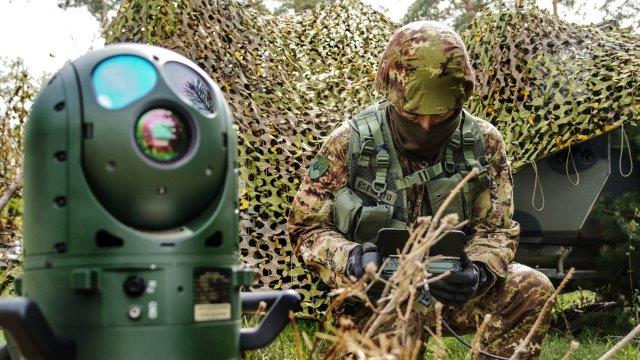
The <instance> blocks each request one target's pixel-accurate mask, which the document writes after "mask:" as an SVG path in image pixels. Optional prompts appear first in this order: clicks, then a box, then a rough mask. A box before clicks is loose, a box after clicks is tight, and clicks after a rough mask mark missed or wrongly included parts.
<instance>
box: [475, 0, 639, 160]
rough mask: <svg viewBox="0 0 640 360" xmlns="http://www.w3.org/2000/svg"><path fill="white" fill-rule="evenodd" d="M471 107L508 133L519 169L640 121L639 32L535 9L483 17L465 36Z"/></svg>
mask: <svg viewBox="0 0 640 360" xmlns="http://www.w3.org/2000/svg"><path fill="white" fill-rule="evenodd" d="M464 40H465V43H466V44H467V47H468V50H469V53H470V55H471V58H472V65H473V67H474V69H475V70H476V96H475V97H474V98H472V99H470V101H469V109H470V110H471V112H472V113H473V114H475V115H477V116H480V117H482V118H485V119H487V120H489V121H491V122H492V123H493V124H494V125H496V127H497V128H498V130H500V132H501V133H502V134H503V136H504V139H505V142H506V144H507V154H508V156H509V158H510V160H511V161H512V164H513V167H514V168H515V169H518V168H520V167H521V166H523V165H524V164H526V163H527V162H530V161H532V160H536V159H540V158H543V157H546V156H547V155H549V154H551V153H553V152H556V151H558V150H560V149H562V148H565V147H567V146H569V145H570V144H571V143H574V144H575V143H577V142H581V141H584V140H586V139H589V138H591V137H593V136H597V135H599V134H602V133H603V132H608V131H611V130H612V129H614V128H616V127H618V126H620V125H621V124H622V123H623V122H624V121H634V124H635V122H638V121H640V48H639V47H638V44H640V35H638V34H637V33H630V32H628V31H623V30H619V29H599V28H596V27H593V26H577V25H575V24H570V23H565V22H563V21H559V20H558V19H556V18H555V17H553V16H550V15H549V14H547V13H546V12H542V11H539V10H537V9H535V8H527V9H522V10H521V11H519V12H515V11H511V12H509V11H497V12H485V13H483V14H481V15H480V16H479V17H478V18H477V19H476V21H475V22H474V23H473V24H472V25H471V27H470V29H469V30H468V31H467V32H465V34H464Z"/></svg>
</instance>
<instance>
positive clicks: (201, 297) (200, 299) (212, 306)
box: [193, 268, 231, 322]
mask: <svg viewBox="0 0 640 360" xmlns="http://www.w3.org/2000/svg"><path fill="white" fill-rule="evenodd" d="M193 275H194V284H193V300H194V305H193V318H194V320H195V321H196V322H202V321H218V320H229V319H231V294H230V291H231V269H229V268H196V269H194V271H193Z"/></svg>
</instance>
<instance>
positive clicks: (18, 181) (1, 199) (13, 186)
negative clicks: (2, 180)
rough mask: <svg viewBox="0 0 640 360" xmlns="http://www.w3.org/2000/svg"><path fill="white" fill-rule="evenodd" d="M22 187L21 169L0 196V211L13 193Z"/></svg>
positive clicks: (0, 211)
mask: <svg viewBox="0 0 640 360" xmlns="http://www.w3.org/2000/svg"><path fill="white" fill-rule="evenodd" d="M21 187H22V171H18V173H17V174H16V177H15V178H14V179H13V181H12V182H11V183H10V184H9V186H8V187H7V190H6V191H5V192H4V194H2V196H0V213H2V210H4V208H5V206H7V204H8V203H9V200H11V198H12V197H13V195H14V194H15V193H16V192H17V191H18V190H20V188H21Z"/></svg>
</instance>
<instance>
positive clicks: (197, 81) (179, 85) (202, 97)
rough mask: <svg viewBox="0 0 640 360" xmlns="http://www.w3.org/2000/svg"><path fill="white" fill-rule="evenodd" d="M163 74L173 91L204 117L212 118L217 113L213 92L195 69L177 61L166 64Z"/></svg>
mask: <svg viewBox="0 0 640 360" xmlns="http://www.w3.org/2000/svg"><path fill="white" fill-rule="evenodd" d="M162 73H163V75H164V78H165V80H166V82H167V84H169V86H170V87H171V90H173V92H175V93H176V94H177V95H178V96H179V97H180V98H181V99H182V100H183V101H185V102H187V103H189V104H190V105H191V106H193V107H194V108H196V109H197V110H198V111H200V112H201V113H202V114H204V115H207V116H210V115H213V113H215V110H216V109H215V102H214V96H213V90H212V89H211V87H210V86H209V84H208V83H207V81H206V80H205V79H204V78H203V77H202V76H200V74H198V73H197V72H196V71H195V70H194V69H192V68H190V67H188V66H187V65H185V64H182V63H179V62H176V61H169V62H167V63H166V64H164V66H163V70H162Z"/></svg>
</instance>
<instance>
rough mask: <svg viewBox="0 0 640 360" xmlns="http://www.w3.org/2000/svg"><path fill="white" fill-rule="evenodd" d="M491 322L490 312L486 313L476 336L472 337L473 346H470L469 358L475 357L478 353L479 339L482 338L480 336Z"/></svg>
mask: <svg viewBox="0 0 640 360" xmlns="http://www.w3.org/2000/svg"><path fill="white" fill-rule="evenodd" d="M490 322H491V314H486V315H485V316H484V320H482V324H480V327H479V328H478V331H476V336H475V337H474V338H473V346H471V359H475V358H476V357H477V356H478V354H480V341H481V340H482V336H483V335H484V332H485V331H486V330H487V326H489V323H490Z"/></svg>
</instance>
